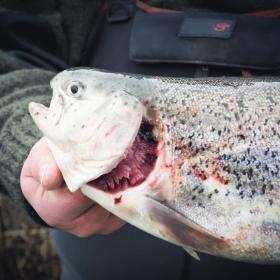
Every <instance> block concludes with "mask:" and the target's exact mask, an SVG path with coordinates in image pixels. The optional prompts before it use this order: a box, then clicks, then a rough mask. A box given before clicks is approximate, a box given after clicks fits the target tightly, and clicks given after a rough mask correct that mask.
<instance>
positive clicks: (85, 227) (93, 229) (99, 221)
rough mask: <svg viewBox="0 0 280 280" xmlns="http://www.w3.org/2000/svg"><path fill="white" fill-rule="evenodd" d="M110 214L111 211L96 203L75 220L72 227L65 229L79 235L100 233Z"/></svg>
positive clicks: (85, 235)
mask: <svg viewBox="0 0 280 280" xmlns="http://www.w3.org/2000/svg"><path fill="white" fill-rule="evenodd" d="M109 216H110V213H109V212H108V211H107V210H105V209H104V208H103V207H101V206H100V205H98V204H95V205H94V206H92V207H91V208H89V209H88V210H87V211H86V212H84V213H83V214H82V215H80V216H79V217H77V218H76V219H75V220H73V221H72V223H71V225H70V227H69V228H65V230H67V231H68V232H70V233H72V234H74V235H76V236H79V237H87V236H90V235H93V234H96V233H99V232H100V231H101V229H102V228H103V227H104V222H106V220H107V219H108V217H109Z"/></svg>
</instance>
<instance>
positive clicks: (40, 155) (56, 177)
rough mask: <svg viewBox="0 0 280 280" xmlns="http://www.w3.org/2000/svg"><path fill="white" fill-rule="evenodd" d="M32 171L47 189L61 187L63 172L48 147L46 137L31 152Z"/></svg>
mask: <svg viewBox="0 0 280 280" xmlns="http://www.w3.org/2000/svg"><path fill="white" fill-rule="evenodd" d="M30 156H31V173H32V176H33V177H34V178H35V179H36V180H37V181H38V182H40V184H41V185H42V186H43V187H44V189H46V190H53V189H57V188H61V187H62V185H63V182H64V181H63V177H62V174H61V172H60V170H59V168H58V166H57V164H56V162H55V159H54V157H53V155H52V153H51V151H50V149H49V147H48V144H47V141H46V139H44V138H42V139H41V140H40V141H38V142H37V143H36V144H35V146H34V147H33V149H32V151H31V153H30Z"/></svg>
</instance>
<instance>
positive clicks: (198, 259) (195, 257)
mask: <svg viewBox="0 0 280 280" xmlns="http://www.w3.org/2000/svg"><path fill="white" fill-rule="evenodd" d="M184 249H185V251H186V252H187V253H188V254H189V255H190V256H192V257H193V258H194V259H196V260H197V261H200V257H199V255H198V254H197V252H196V251H194V250H193V249H192V248H190V247H184Z"/></svg>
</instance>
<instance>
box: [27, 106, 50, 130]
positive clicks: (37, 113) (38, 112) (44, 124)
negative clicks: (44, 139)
mask: <svg viewBox="0 0 280 280" xmlns="http://www.w3.org/2000/svg"><path fill="white" fill-rule="evenodd" d="M28 110H29V113H30V115H31V117H32V119H33V120H34V122H35V124H36V125H37V127H38V128H39V129H40V130H41V132H42V133H43V134H44V135H48V134H49V133H48V129H47V128H48V108H47V107H46V106H44V105H43V104H40V103H36V102H31V103H30V104H29V106H28Z"/></svg>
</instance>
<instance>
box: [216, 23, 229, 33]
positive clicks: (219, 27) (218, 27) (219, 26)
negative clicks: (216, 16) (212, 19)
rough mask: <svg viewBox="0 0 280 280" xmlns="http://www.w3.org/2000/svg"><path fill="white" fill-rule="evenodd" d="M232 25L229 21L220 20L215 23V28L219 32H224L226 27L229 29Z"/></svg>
mask: <svg viewBox="0 0 280 280" xmlns="http://www.w3.org/2000/svg"><path fill="white" fill-rule="evenodd" d="M230 27H231V24H229V23H227V22H220V23H217V24H215V25H214V27H213V29H214V30H215V31H217V32H223V31H225V30H226V29H229V28H230Z"/></svg>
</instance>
